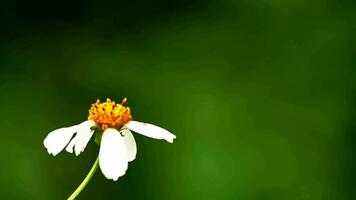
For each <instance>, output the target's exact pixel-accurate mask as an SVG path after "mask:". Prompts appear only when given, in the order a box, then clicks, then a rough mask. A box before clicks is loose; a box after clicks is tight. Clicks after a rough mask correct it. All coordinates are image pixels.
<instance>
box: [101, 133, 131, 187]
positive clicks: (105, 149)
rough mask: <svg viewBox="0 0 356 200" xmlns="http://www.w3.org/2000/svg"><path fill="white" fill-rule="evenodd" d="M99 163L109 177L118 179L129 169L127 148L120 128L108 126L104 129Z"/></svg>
mask: <svg viewBox="0 0 356 200" xmlns="http://www.w3.org/2000/svg"><path fill="white" fill-rule="evenodd" d="M99 165H100V169H101V171H102V172H103V174H104V176H105V177H106V178H107V179H112V180H114V181H116V180H117V179H118V178H119V177H120V176H123V175H124V174H125V172H126V170H127V165H128V156H127V150H126V146H125V143H124V140H123V139H122V136H121V134H120V133H119V131H118V130H116V129H113V128H108V129H106V130H105V131H104V133H103V136H102V139H101V143H100V150H99Z"/></svg>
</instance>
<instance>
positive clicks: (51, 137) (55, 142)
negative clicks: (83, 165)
mask: <svg viewBox="0 0 356 200" xmlns="http://www.w3.org/2000/svg"><path fill="white" fill-rule="evenodd" d="M77 130H78V125H74V126H71V127H66V128H60V129H56V130H54V131H52V132H50V133H49V134H48V135H47V137H46V138H45V139H44V141H43V145H44V146H45V147H46V148H47V151H48V153H49V154H52V155H54V156H55V155H57V154H58V153H59V152H61V151H62V150H63V149H64V148H65V147H66V146H67V144H68V142H69V141H70V139H72V137H73V135H74V133H75V132H77Z"/></svg>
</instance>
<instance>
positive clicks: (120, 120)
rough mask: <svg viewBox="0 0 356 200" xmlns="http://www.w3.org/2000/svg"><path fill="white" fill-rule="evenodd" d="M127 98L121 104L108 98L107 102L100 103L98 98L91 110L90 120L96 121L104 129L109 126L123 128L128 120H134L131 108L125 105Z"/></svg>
mask: <svg viewBox="0 0 356 200" xmlns="http://www.w3.org/2000/svg"><path fill="white" fill-rule="evenodd" d="M126 101H127V99H126V98H124V99H123V100H122V102H121V104H116V103H115V101H111V99H109V98H108V99H106V102H104V103H100V100H99V99H98V100H96V102H95V103H93V104H92V105H91V107H90V110H89V116H88V119H89V120H93V121H94V122H96V123H97V124H98V125H99V126H100V128H101V129H102V130H105V129H107V128H112V127H115V128H121V127H122V126H123V125H125V124H126V123H127V122H129V121H131V120H132V117H131V114H130V108H129V107H125V104H126Z"/></svg>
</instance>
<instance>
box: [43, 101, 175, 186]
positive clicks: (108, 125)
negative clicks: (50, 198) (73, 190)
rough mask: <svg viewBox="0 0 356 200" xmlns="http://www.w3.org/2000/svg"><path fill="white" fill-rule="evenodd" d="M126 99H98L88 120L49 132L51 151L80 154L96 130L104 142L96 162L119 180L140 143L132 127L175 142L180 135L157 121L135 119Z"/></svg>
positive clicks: (141, 132)
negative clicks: (158, 124)
mask: <svg viewBox="0 0 356 200" xmlns="http://www.w3.org/2000/svg"><path fill="white" fill-rule="evenodd" d="M126 100H127V99H126V98H125V99H123V100H122V102H121V104H117V103H115V102H114V101H112V100H110V99H107V100H106V102H103V103H101V102H100V100H97V101H96V102H95V103H94V104H92V105H91V108H90V109H89V116H88V120H86V121H84V122H82V123H80V124H77V125H74V126H70V127H65V128H60V129H56V130H54V131H52V132H50V133H49V134H48V136H47V137H46V138H45V139H44V141H43V144H44V146H45V147H46V149H47V151H48V153H49V154H52V155H54V156H56V155H57V154H58V153H60V152H61V151H62V150H63V149H65V150H66V151H67V152H69V153H75V155H77V156H78V155H79V154H80V153H81V152H83V151H84V149H85V147H86V145H87V144H88V142H89V141H90V139H91V138H92V137H93V135H94V134H95V135H96V136H95V141H96V143H97V144H99V145H100V150H99V156H98V159H97V161H96V162H95V164H94V166H95V165H96V168H97V165H99V166H100V169H101V171H102V173H103V174H104V176H105V177H106V178H108V179H112V180H114V181H116V180H118V178H119V177H121V176H123V175H124V174H125V172H126V170H127V167H128V162H130V161H133V160H134V159H135V157H136V153H137V147H136V142H135V139H134V136H133V135H132V133H131V131H134V132H136V133H139V134H142V135H144V136H147V137H150V138H154V139H163V140H166V141H167V142H169V143H173V140H174V139H175V138H176V136H175V135H173V134H172V133H170V132H169V131H167V130H165V129H163V128H160V127H158V126H156V125H153V124H149V123H142V122H138V121H134V120H132V116H131V112H130V108H129V107H126ZM96 168H95V169H96ZM95 169H94V171H95ZM92 170H93V169H92ZM92 170H91V171H92ZM87 178H88V177H87ZM90 178H91V177H89V179H90ZM84 186H85V185H84ZM79 192H80V191H79Z"/></svg>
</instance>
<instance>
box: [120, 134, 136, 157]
mask: <svg viewBox="0 0 356 200" xmlns="http://www.w3.org/2000/svg"><path fill="white" fill-rule="evenodd" d="M120 132H121V134H122V139H123V140H124V143H125V145H126V149H127V156H128V161H129V162H131V161H133V160H135V158H136V154H137V146H136V141H135V138H134V136H133V135H132V133H131V131H130V130H129V129H128V128H125V127H124V128H123V129H122V130H121V131H120Z"/></svg>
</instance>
